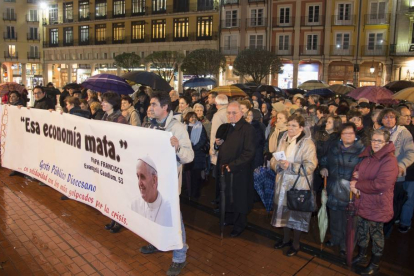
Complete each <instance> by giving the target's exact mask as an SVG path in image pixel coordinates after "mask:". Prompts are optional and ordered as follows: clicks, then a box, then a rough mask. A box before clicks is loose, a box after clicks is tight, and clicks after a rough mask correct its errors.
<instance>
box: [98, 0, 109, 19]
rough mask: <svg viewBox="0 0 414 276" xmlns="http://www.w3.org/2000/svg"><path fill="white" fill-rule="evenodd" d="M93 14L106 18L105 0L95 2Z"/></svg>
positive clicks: (99, 17)
mask: <svg viewBox="0 0 414 276" xmlns="http://www.w3.org/2000/svg"><path fill="white" fill-rule="evenodd" d="M95 10H96V13H95V16H96V18H98V19H102V18H106V0H98V1H96V4H95Z"/></svg>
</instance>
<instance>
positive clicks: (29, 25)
mask: <svg viewBox="0 0 414 276" xmlns="http://www.w3.org/2000/svg"><path fill="white" fill-rule="evenodd" d="M0 11H1V16H2V18H1V23H0V33H1V35H2V38H1V39H0V49H1V53H0V74H1V76H0V82H10V81H14V82H17V83H21V84H24V85H26V86H29V87H31V86H33V85H37V84H41V83H42V82H43V79H42V74H43V72H42V62H41V59H42V55H41V52H42V48H41V33H40V29H41V27H40V14H39V11H38V3H37V1H36V0H2V1H1V3H0Z"/></svg>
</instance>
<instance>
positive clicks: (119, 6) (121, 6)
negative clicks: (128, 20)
mask: <svg viewBox="0 0 414 276" xmlns="http://www.w3.org/2000/svg"><path fill="white" fill-rule="evenodd" d="M114 16H115V17H119V16H125V0H115V1H114Z"/></svg>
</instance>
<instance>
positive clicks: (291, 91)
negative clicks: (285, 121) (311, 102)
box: [284, 88, 306, 96]
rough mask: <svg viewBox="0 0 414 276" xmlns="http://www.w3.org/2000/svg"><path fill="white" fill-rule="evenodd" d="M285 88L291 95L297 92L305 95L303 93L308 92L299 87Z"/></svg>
mask: <svg viewBox="0 0 414 276" xmlns="http://www.w3.org/2000/svg"><path fill="white" fill-rule="evenodd" d="M284 90H285V93H286V94H288V95H290V96H293V95H295V94H302V95H303V94H305V93H306V91H305V90H302V89H299V88H289V89H284Z"/></svg>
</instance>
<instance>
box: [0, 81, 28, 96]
mask: <svg viewBox="0 0 414 276" xmlns="http://www.w3.org/2000/svg"><path fill="white" fill-rule="evenodd" d="M24 89H25V88H24V86H22V85H20V84H18V83H15V82H5V83H1V84H0V96H1V97H2V96H3V95H4V94H7V93H9V92H10V91H14V90H15V91H17V92H19V93H20V94H22V93H23V90H24Z"/></svg>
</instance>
